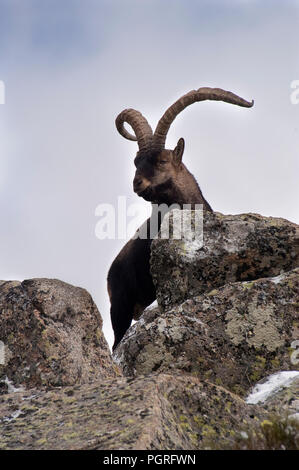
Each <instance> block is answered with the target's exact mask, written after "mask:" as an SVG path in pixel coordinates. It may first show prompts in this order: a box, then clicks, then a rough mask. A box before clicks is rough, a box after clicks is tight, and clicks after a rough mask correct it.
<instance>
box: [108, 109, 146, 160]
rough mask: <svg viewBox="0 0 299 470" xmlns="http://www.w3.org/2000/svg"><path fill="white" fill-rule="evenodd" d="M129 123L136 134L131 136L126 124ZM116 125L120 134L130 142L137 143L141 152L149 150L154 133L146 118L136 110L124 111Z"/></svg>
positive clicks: (117, 119)
mask: <svg viewBox="0 0 299 470" xmlns="http://www.w3.org/2000/svg"><path fill="white" fill-rule="evenodd" d="M125 122H127V123H128V124H129V125H130V126H131V127H132V129H133V130H134V132H135V135H133V134H130V132H128V131H127V130H126V129H125V127H124V123H125ZM115 125H116V128H117V130H118V132H119V133H120V134H121V135H122V136H123V137H124V138H125V139H128V140H134V141H137V143H138V146H139V151H141V150H147V149H148V148H149V146H150V144H151V142H152V137H153V131H152V128H151V126H150V125H149V123H148V122H147V120H146V118H145V117H144V116H142V114H141V113H140V112H139V111H136V110H135V109H124V110H123V111H122V112H121V113H120V114H119V115H118V116H117V118H116V120H115Z"/></svg>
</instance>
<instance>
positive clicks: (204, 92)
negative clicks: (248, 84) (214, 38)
mask: <svg viewBox="0 0 299 470" xmlns="http://www.w3.org/2000/svg"><path fill="white" fill-rule="evenodd" d="M204 100H215V101H225V102H226V103H232V104H237V105H238V106H244V107H246V108H251V107H252V106H253V103H254V101H253V100H252V101H251V102H249V101H246V100H244V99H243V98H240V96H237V95H235V94H234V93H231V92H230V91H225V90H222V89H221V88H199V89H198V90H192V91H189V93H187V94H186V95H183V96H182V97H181V98H179V99H178V100H177V101H176V102H175V103H173V105H171V106H170V107H169V108H168V109H167V111H165V113H164V114H163V116H162V117H161V119H160V121H159V122H158V124H157V127H156V130H155V133H154V137H153V146H154V148H155V149H157V150H162V149H163V148H164V147H165V140H166V136H167V133H168V131H169V128H170V126H171V124H172V122H173V121H174V119H175V118H176V117H177V115H178V114H179V113H180V112H181V111H183V110H184V109H185V108H186V107H187V106H189V105H190V104H193V103H195V102H196V101H204Z"/></svg>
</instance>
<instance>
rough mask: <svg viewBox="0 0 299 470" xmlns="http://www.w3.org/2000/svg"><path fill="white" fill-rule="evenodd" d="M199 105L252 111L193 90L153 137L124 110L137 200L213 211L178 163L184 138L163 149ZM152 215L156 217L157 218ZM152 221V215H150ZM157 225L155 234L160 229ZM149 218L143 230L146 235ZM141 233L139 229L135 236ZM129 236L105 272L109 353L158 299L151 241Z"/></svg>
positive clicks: (226, 96)
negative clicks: (175, 125) (132, 144)
mask: <svg viewBox="0 0 299 470" xmlns="http://www.w3.org/2000/svg"><path fill="white" fill-rule="evenodd" d="M203 100H218V101H225V102H228V103H232V104H236V105H239V106H244V107H251V106H252V105H253V101H252V102H251V103H250V102H248V101H246V100H244V99H243V98H240V97H239V96H237V95H235V94H233V93H231V92H228V91H224V90H221V89H219V88H200V89H199V90H193V91H191V92H189V93H187V94H186V95H184V96H182V97H181V98H180V99H179V100H177V101H176V102H175V103H174V104H173V105H172V106H170V108H168V110H167V111H166V112H165V113H164V115H163V116H162V118H161V119H160V121H159V123H158V125H157V128H156V130H155V133H154V134H153V132H152V129H151V127H150V126H149V124H148V122H147V120H146V119H145V118H144V117H143V116H142V114H141V113H139V111H135V110H134V109H125V110H124V111H122V112H121V113H120V114H119V115H118V117H117V118H116V127H117V129H118V131H119V132H120V134H121V135H123V136H124V137H125V138H127V139H130V140H137V142H138V145H139V152H138V153H137V155H136V158H135V160H134V163H135V166H136V173H135V177H134V181H133V189H134V191H135V193H137V194H138V196H140V197H142V198H144V199H145V200H146V201H151V202H152V203H155V204H157V205H161V204H166V205H167V206H170V205H172V204H178V205H179V206H180V207H182V206H183V205H184V204H190V205H191V207H192V206H194V205H195V204H202V205H203V209H204V210H207V211H212V208H211V207H210V205H209V204H208V202H207V201H206V200H205V198H204V197H203V195H202V192H201V190H200V188H199V186H198V184H197V182H196V180H195V178H194V176H193V175H192V174H191V173H190V172H189V171H188V169H187V168H186V167H185V165H184V164H183V163H182V156H183V153H184V145H185V144H184V139H182V138H181V139H179V141H178V143H177V146H176V147H175V149H174V150H166V149H165V148H164V146H165V140H166V135H167V132H168V130H169V127H170V125H171V123H172V122H173V120H174V119H175V117H176V116H177V115H178V114H179V113H180V112H181V111H182V110H183V109H185V107H186V106H189V105H190V104H192V103H194V102H196V101H203ZM124 122H127V123H128V124H130V125H131V127H132V128H133V130H134V132H135V136H134V135H132V134H130V133H129V132H128V131H127V130H126V129H125V128H124ZM155 216H156V214H155ZM152 217H153V214H152ZM160 223H161V220H160V221H159V223H158V224H157V228H156V232H158V230H159V229H160ZM150 224H151V218H149V219H148V220H147V221H146V222H145V224H144V225H143V228H142V229H143V230H144V227H147V229H148V234H149V233H150V230H149V227H150ZM139 230H140V229H138V231H139ZM138 231H137V236H135V237H133V238H132V239H131V240H129V241H128V243H127V244H126V245H125V246H124V248H123V249H122V250H121V251H120V253H119V254H118V256H117V257H116V259H115V260H114V261H113V263H112V265H111V268H110V270H109V273H108V292H109V296H110V301H111V321H112V326H113V330H114V335H115V341H114V345H113V350H114V349H115V348H116V346H117V345H118V344H119V342H120V341H121V339H122V337H123V336H124V334H125V332H126V331H127V329H128V328H129V326H130V324H131V322H132V319H133V318H134V317H137V316H138V314H139V313H140V312H141V311H142V310H144V309H145V308H146V307H147V306H148V305H150V304H151V303H152V302H153V301H154V300H155V298H156V293H155V287H154V284H153V281H152V277H151V274H150V248H151V241H152V236H153V235H155V233H154V234H153V233H152V232H151V237H150V236H148V237H147V238H140V237H138Z"/></svg>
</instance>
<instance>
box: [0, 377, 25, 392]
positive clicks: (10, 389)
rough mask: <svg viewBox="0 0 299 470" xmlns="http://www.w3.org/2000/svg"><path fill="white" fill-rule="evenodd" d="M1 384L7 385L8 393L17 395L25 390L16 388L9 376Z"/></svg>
mask: <svg viewBox="0 0 299 470" xmlns="http://www.w3.org/2000/svg"><path fill="white" fill-rule="evenodd" d="M1 382H3V383H5V385H7V391H8V393H16V392H24V388H23V387H22V386H21V387H19V388H17V387H15V386H14V384H13V383H12V381H11V380H9V378H8V377H7V376H5V379H4V380H1Z"/></svg>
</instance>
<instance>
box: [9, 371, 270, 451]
mask: <svg viewBox="0 0 299 470" xmlns="http://www.w3.org/2000/svg"><path fill="white" fill-rule="evenodd" d="M265 417H267V414H266V413H265V412H264V410H262V409H260V408H259V407H258V406H255V405H248V404H246V403H245V401H243V400H242V399H240V398H239V397H237V396H235V395H233V394H232V393H229V392H228V391H227V390H225V389H223V388H222V387H218V386H215V385H213V384H209V383H204V382H199V381H198V380H197V379H196V378H194V377H191V376H181V375H170V374H159V375H149V376H147V377H139V378H137V379H136V380H133V381H132V380H131V379H125V378H122V379H118V380H117V379H114V380H113V379H112V380H107V381H106V382H105V383H103V382H95V383H93V384H89V385H86V384H85V385H76V386H74V387H64V388H62V389H60V390H59V389H56V390H55V391H48V392H44V391H38V392H35V391H34V392H32V391H27V392H25V393H24V392H21V393H20V392H18V393H14V394H10V395H5V396H4V395H3V396H2V397H0V449H1V450H4V449H9V450H11V449H22V450H25V449H26V450H27V449H35V450H36V449H47V450H51V449H81V450H87V449H93V450H97V449H106V450H109V449H111V450H113V449H117V450H140V449H149V450H155V449H156V450H182V449H186V450H192V449H205V448H210V447H211V445H212V444H213V442H217V443H218V445H220V446H223V447H225V446H226V445H229V444H230V443H232V442H233V440H234V436H235V432H236V431H237V430H238V429H239V428H240V427H241V426H250V427H251V428H252V429H254V426H256V425H257V424H258V423H260V421H261V420H262V419H265Z"/></svg>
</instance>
